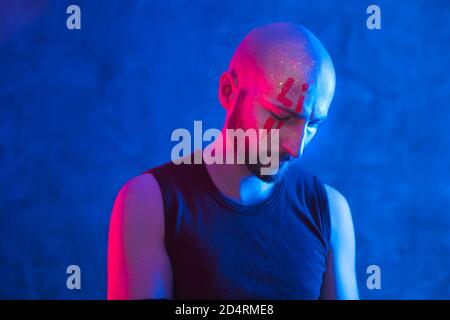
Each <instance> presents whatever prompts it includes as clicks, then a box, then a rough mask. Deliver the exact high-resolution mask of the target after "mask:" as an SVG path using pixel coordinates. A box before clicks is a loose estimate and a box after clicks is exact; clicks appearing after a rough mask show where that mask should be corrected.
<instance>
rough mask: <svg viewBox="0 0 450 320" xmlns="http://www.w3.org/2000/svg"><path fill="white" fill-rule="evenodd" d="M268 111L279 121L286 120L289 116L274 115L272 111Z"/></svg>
mask: <svg viewBox="0 0 450 320" xmlns="http://www.w3.org/2000/svg"><path fill="white" fill-rule="evenodd" d="M269 112H270V114H271V115H272V117H274V118H275V119H277V120H279V121H286V120H288V119H289V118H290V116H284V117H283V116H279V115H276V114H275V113H273V112H272V111H269Z"/></svg>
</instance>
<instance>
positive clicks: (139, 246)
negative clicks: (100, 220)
mask: <svg viewBox="0 0 450 320" xmlns="http://www.w3.org/2000/svg"><path fill="white" fill-rule="evenodd" d="M107 296H108V299H164V298H167V299H169V298H171V297H172V268H171V265H170V260H169V257H168V256H167V252H166V249H165V245H164V211H163V202H162V197H161V191H160V188H159V185H158V183H157V181H156V180H155V178H154V177H153V176H152V175H150V174H144V175H141V176H138V177H136V178H134V179H132V180H130V181H129V182H127V183H126V184H125V185H124V186H123V187H122V189H121V190H120V192H119V194H118V195H117V198H116V200H115V202H114V208H113V211H112V215H111V221H110V227H109V239H108V295H107Z"/></svg>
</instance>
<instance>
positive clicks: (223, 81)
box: [219, 71, 238, 110]
mask: <svg viewBox="0 0 450 320" xmlns="http://www.w3.org/2000/svg"><path fill="white" fill-rule="evenodd" d="M236 82H237V81H236V80H235V79H233V74H232V73H231V72H230V71H225V72H224V73H222V75H221V76H220V80H219V101H220V104H221V105H222V106H223V107H224V108H225V109H226V110H228V109H230V108H231V107H232V106H233V105H234V100H235V99H236V97H237V90H238V88H237V83H236Z"/></svg>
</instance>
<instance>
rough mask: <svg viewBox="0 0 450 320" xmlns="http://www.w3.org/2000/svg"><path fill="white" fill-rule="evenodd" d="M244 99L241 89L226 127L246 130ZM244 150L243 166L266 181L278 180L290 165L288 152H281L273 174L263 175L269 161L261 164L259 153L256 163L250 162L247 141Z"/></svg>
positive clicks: (273, 181)
mask: <svg viewBox="0 0 450 320" xmlns="http://www.w3.org/2000/svg"><path fill="white" fill-rule="evenodd" d="M244 99H245V93H244V92H243V90H241V91H240V92H239V93H238V97H237V99H236V100H237V101H236V104H235V106H234V108H233V110H232V112H231V114H230V117H229V119H228V122H227V125H226V129H233V130H236V129H242V130H244V131H245V130H247V129H248V128H247V126H246V125H245V123H244V121H243V120H244V116H243V115H242V105H243V104H242V102H243V100H244ZM234 145H235V150H234V152H235V153H237V152H238V150H237V149H236V144H234ZM244 148H245V150H244V153H245V166H246V167H247V169H248V170H249V171H250V172H251V173H252V174H253V175H254V176H256V177H257V178H259V179H260V180H261V181H264V182H267V183H276V182H278V181H280V180H281V178H282V177H283V176H284V175H285V174H286V172H287V170H288V168H289V167H290V165H291V161H290V160H291V157H290V155H289V154H287V153H281V154H279V156H278V157H279V159H278V160H279V161H278V164H279V165H278V171H276V172H274V173H273V174H268V175H263V174H261V172H262V169H263V168H270V163H269V164H263V163H262V162H261V161H260V159H259V155H257V156H256V159H257V160H256V163H250V161H249V159H250V156H249V154H250V150H249V146H248V144H247V143H245V146H244ZM269 152H270V154H272V152H271V151H270V150H269Z"/></svg>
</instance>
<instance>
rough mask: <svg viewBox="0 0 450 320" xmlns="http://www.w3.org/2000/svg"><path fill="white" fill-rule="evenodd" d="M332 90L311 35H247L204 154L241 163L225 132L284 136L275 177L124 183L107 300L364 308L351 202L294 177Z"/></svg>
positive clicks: (220, 172) (165, 169) (293, 30)
mask: <svg viewBox="0 0 450 320" xmlns="http://www.w3.org/2000/svg"><path fill="white" fill-rule="evenodd" d="M334 88H335V73H334V67H333V64H332V62H331V58H330V57H329V55H328V53H327V52H326V50H325V48H324V47H323V46H322V44H321V43H320V41H319V40H318V39H317V38H316V37H315V36H314V35H312V34H311V33H310V32H309V31H308V30H306V29H305V28H303V27H301V26H297V25H293V24H289V23H276V24H271V25H267V26H263V27H260V28H257V29H254V30H253V31H252V32H250V33H249V34H248V35H247V36H246V37H245V38H244V40H243V41H242V42H241V44H240V45H239V47H238V48H237V50H236V52H235V54H234V55H233V58H232V60H231V62H230V65H229V69H228V71H226V72H224V73H223V74H222V76H221V78H220V83H219V93H218V95H219V100H220V103H221V105H222V106H223V107H224V108H225V110H226V119H225V124H224V128H223V130H222V132H223V135H222V136H221V137H220V138H219V139H216V140H215V141H214V142H213V143H212V144H211V145H210V146H208V147H207V148H215V147H217V144H218V143H219V142H223V143H225V147H223V148H222V149H221V148H215V150H216V152H223V153H225V154H226V153H230V152H241V151H242V150H236V149H235V148H230V147H228V146H229V144H228V143H227V142H228V141H227V137H228V136H227V135H226V134H225V131H226V129H243V130H248V129H261V128H264V129H268V130H278V131H277V132H278V137H279V140H278V142H279V149H278V150H273V151H278V153H279V160H280V162H279V169H278V170H276V171H274V172H273V174H269V175H263V174H261V169H262V168H264V167H265V166H267V165H265V164H262V163H261V162H260V161H258V162H257V163H245V164H237V163H234V164H218V163H215V164H214V163H213V164H206V163H202V164H179V165H175V164H173V163H167V164H165V165H162V166H160V167H157V168H154V169H152V170H149V171H148V172H146V173H145V174H143V175H141V176H138V177H136V178H134V179H132V180H130V181H129V182H128V183H126V184H125V186H124V187H123V188H122V189H121V190H120V192H119V194H118V196H117V199H116V201H115V204H114V209H113V213H112V217H111V225H110V233H109V250H108V298H109V299H153V298H169V299H170V298H174V299H268V298H269V299H317V298H322V299H336V298H337V299H358V289H357V285H356V277H355V267H354V258H355V244H354V233H353V225H352V219H351V214H350V209H349V206H348V204H347V201H346V200H345V198H344V197H343V196H342V195H341V194H340V193H339V192H338V191H336V190H335V189H334V188H332V187H330V186H328V185H324V184H322V183H321V182H320V180H319V179H318V178H317V177H316V176H314V175H312V174H309V173H307V172H306V171H304V170H303V169H301V168H299V167H298V166H294V165H293V163H295V160H296V159H297V158H299V157H301V155H302V153H303V150H304V148H305V147H306V145H307V144H308V143H309V142H310V141H311V139H312V138H313V136H314V134H315V133H316V131H317V127H318V125H319V123H320V122H322V121H323V120H324V119H325V118H326V116H327V113H328V108H329V105H330V103H331V100H332V97H333V94H334ZM252 152H255V146H253V145H248V144H246V145H245V150H244V153H245V154H246V155H248V154H251V153H252ZM194 157H195V155H193V156H192V158H194Z"/></svg>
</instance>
